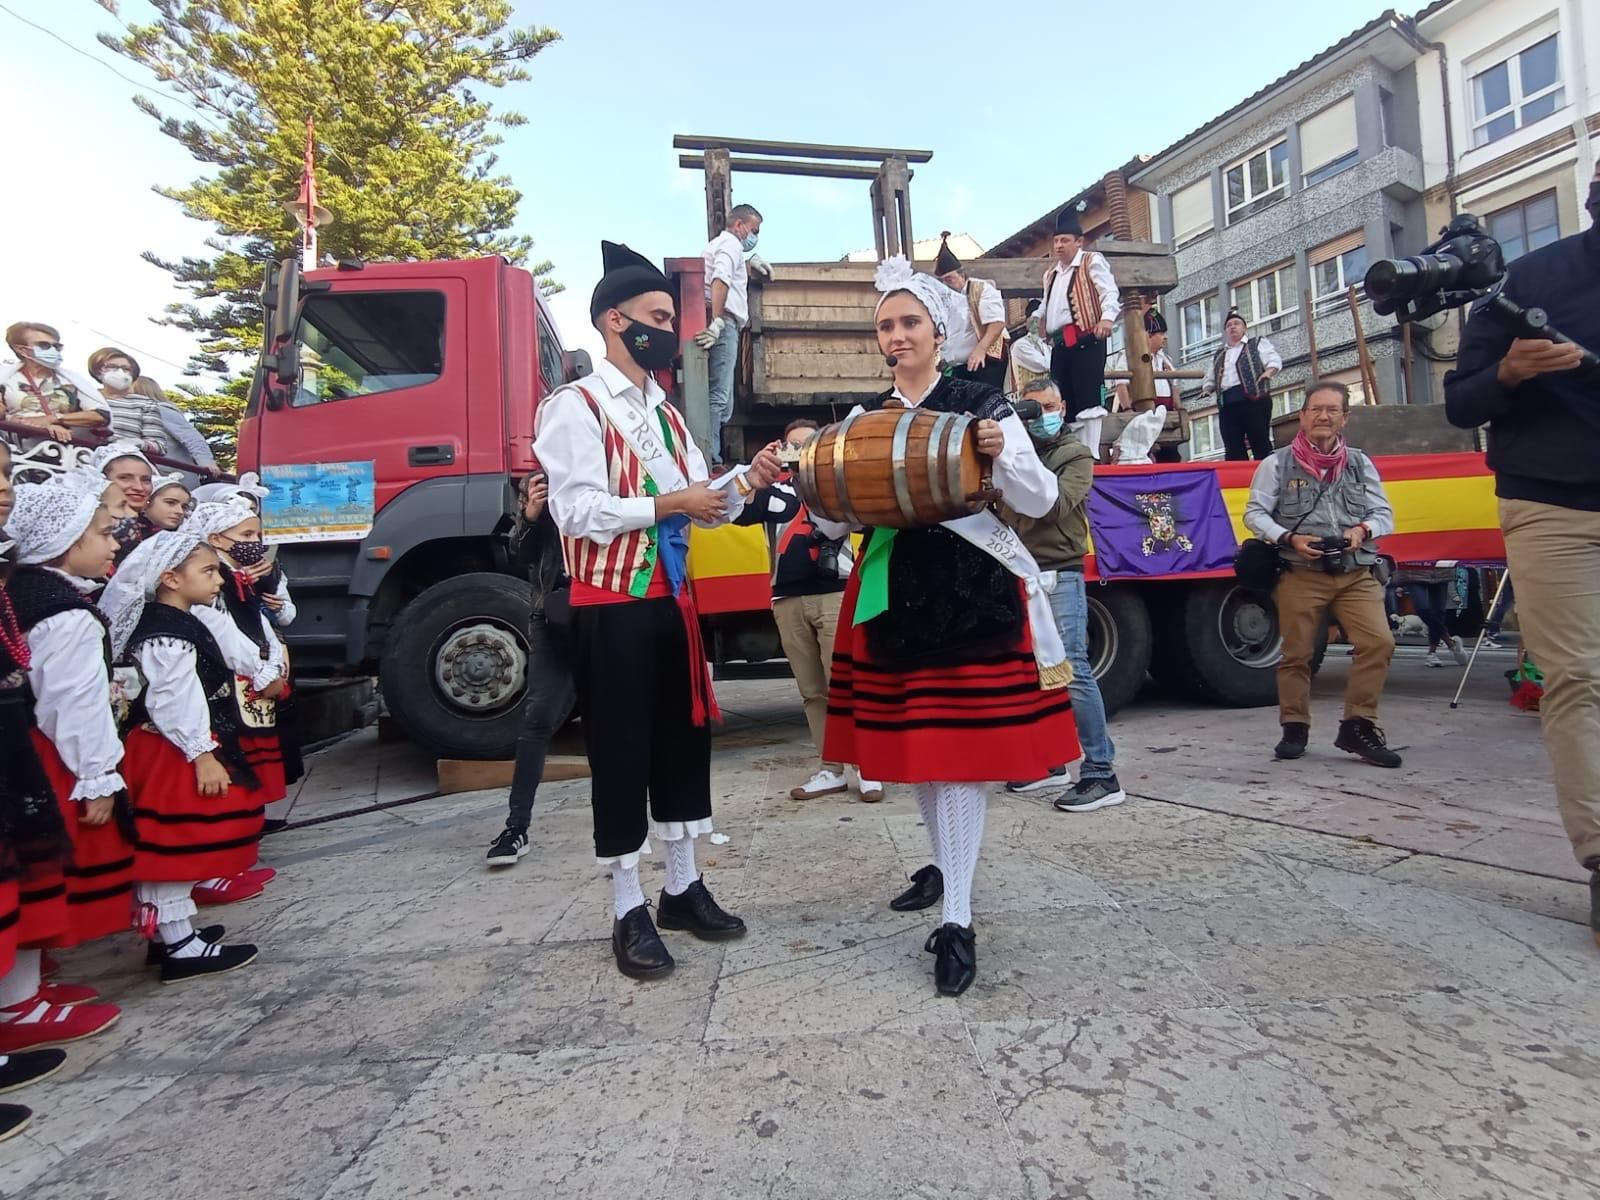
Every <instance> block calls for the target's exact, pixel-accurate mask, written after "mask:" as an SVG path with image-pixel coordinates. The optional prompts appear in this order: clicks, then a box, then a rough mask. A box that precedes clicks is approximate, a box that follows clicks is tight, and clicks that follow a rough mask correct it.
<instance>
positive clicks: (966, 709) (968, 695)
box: [822, 575, 1082, 783]
mask: <svg viewBox="0 0 1600 1200" xmlns="http://www.w3.org/2000/svg"><path fill="white" fill-rule="evenodd" d="M1017 587H1018V588H1019V589H1020V588H1021V587H1022V583H1021V581H1020V580H1019V581H1018V583H1017ZM859 588H860V576H859V575H852V576H851V578H850V583H849V585H848V586H847V587H846V588H845V594H844V602H843V604H842V605H841V606H840V611H839V629H838V633H837V635H836V636H835V638H834V643H833V669H832V672H831V674H830V676H829V680H828V726H827V734H826V736H825V737H824V739H823V743H824V744H823V751H822V757H823V758H824V759H825V760H827V761H828V762H846V763H854V764H855V765H856V766H858V767H859V768H860V769H861V774H862V775H864V776H866V777H867V778H869V779H878V780H884V781H887V782H890V783H936V782H946V783H988V782H995V781H999V780H1006V779H1040V778H1042V777H1044V776H1045V775H1047V774H1049V772H1050V769H1051V768H1052V767H1059V766H1061V765H1062V764H1064V763H1069V762H1072V761H1073V760H1074V759H1076V758H1078V757H1080V755H1081V754H1082V751H1081V750H1080V749H1079V746H1078V727H1077V725H1076V723H1075V722H1074V721H1073V718H1072V704H1071V701H1070V699H1069V698H1068V695H1067V689H1066V688H1064V687H1063V688H1052V689H1050V690H1049V691H1044V690H1042V689H1041V688H1040V687H1039V668H1038V664H1037V663H1036V662H1035V661H1034V657H1033V639H1032V637H1031V636H1030V635H1029V632H1028V624H1027V622H1026V621H1024V622H1023V623H1022V630H1021V633H1020V635H1019V636H1018V638H1017V640H1016V642H1015V644H1014V645H1012V646H1010V647H1008V648H1007V649H1006V650H1004V651H1000V652H998V653H991V654H989V655H987V656H985V657H983V658H979V659H975V660H973V661H971V662H962V663H957V664H954V665H945V666H938V667H916V668H909V669H908V668H903V667H889V666H885V665H882V664H880V663H877V662H874V661H873V658H872V652H871V651H870V650H869V649H868V647H867V635H866V631H865V630H864V629H863V628H862V627H860V626H857V625H854V624H852V620H853V618H854V615H855V610H856V593H857V591H858V590H859ZM1023 599H1024V606H1026V595H1024V598H1023Z"/></svg>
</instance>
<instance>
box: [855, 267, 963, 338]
mask: <svg viewBox="0 0 1600 1200" xmlns="http://www.w3.org/2000/svg"><path fill="white" fill-rule="evenodd" d="M872 286H873V287H875V288H877V289H878V291H879V292H881V293H882V295H880V296H879V297H878V304H877V308H875V309H873V316H874V317H876V316H877V313H878V309H881V308H882V307H883V302H884V301H885V300H887V299H888V298H889V297H890V296H892V295H894V294H895V293H896V292H909V293H910V294H911V295H912V296H915V297H916V299H917V303H919V304H921V305H922V307H923V308H925V309H927V310H928V317H929V319H931V320H932V321H933V328H934V332H935V333H937V334H938V335H939V336H940V337H944V336H945V328H946V326H947V323H948V320H949V316H950V303H949V301H948V300H946V299H945V297H946V296H953V295H955V293H954V292H952V291H951V290H950V289H949V288H947V287H945V285H944V284H942V283H940V282H939V281H938V280H937V279H935V278H934V277H933V276H932V275H927V274H924V273H923V272H921V271H918V270H916V269H915V268H913V267H912V265H911V263H910V261H909V260H908V259H907V258H906V256H905V255H904V254H896V255H894V256H893V257H892V258H886V259H884V260H883V261H882V262H881V263H879V264H878V269H877V271H876V272H874V273H873V276H872Z"/></svg>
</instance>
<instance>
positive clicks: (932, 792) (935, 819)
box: [911, 783, 944, 871]
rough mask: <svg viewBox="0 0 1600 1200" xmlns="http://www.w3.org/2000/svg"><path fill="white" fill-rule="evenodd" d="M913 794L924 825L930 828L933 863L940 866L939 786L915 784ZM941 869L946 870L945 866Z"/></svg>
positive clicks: (929, 840) (935, 784)
mask: <svg viewBox="0 0 1600 1200" xmlns="http://www.w3.org/2000/svg"><path fill="white" fill-rule="evenodd" d="M911 793H912V795H914V796H916V798H917V808H918V809H919V810H920V811H921V813H922V823H923V824H924V825H926V826H927V827H928V842H929V844H930V845H932V847H933V861H934V865H935V866H939V785H938V784H937V783H914V784H912V785H911ZM939 869H940V870H941V871H942V870H944V867H943V866H939Z"/></svg>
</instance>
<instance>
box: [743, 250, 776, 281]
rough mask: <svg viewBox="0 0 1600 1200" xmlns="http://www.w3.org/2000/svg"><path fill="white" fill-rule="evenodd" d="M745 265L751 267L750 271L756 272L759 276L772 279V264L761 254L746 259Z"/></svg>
mask: <svg viewBox="0 0 1600 1200" xmlns="http://www.w3.org/2000/svg"><path fill="white" fill-rule="evenodd" d="M744 265H745V266H747V267H749V268H750V270H752V271H754V272H755V273H756V274H757V275H765V276H766V277H767V278H768V279H771V278H772V264H771V263H769V262H768V261H767V260H766V259H764V258H762V257H761V255H759V254H752V255H751V256H750V257H749V258H747V259H745V260H744Z"/></svg>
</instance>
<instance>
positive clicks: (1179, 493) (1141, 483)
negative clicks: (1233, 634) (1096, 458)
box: [1088, 471, 1239, 579]
mask: <svg viewBox="0 0 1600 1200" xmlns="http://www.w3.org/2000/svg"><path fill="white" fill-rule="evenodd" d="M1088 513H1089V528H1090V530H1091V531H1092V532H1093V534H1094V554H1095V566H1096V569H1097V570H1098V571H1099V573H1100V577H1101V578H1102V579H1115V578H1127V577H1129V576H1139V575H1174V574H1178V573H1181V572H1185V571H1220V570H1223V569H1225V568H1227V567H1231V566H1232V565H1233V556H1234V554H1236V553H1237V552H1238V549H1239V542H1238V539H1237V538H1236V537H1235V536H1234V532H1233V522H1232V521H1230V520H1229V519H1228V509H1227V506H1226V505H1225V504H1223V502H1222V489H1221V487H1219V486H1218V484H1217V473H1216V472H1215V471H1163V472H1156V473H1152V474H1149V475H1142V474H1141V475H1106V476H1102V477H1100V478H1097V479H1096V480H1095V481H1094V488H1093V490H1091V491H1090V493H1089V502H1088Z"/></svg>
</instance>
